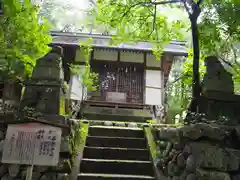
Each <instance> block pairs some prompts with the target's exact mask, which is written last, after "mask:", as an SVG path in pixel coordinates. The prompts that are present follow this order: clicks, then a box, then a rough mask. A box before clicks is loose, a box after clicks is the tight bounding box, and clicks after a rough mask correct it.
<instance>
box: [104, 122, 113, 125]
mask: <svg viewBox="0 0 240 180" xmlns="http://www.w3.org/2000/svg"><path fill="white" fill-rule="evenodd" d="M104 126H113V123H112V122H111V121H105V122H104Z"/></svg>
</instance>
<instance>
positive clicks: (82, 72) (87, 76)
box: [70, 39, 98, 91]
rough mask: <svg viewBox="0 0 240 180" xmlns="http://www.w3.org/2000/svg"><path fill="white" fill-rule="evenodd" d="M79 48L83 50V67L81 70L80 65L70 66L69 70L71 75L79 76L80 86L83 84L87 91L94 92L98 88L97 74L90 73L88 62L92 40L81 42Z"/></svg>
mask: <svg viewBox="0 0 240 180" xmlns="http://www.w3.org/2000/svg"><path fill="white" fill-rule="evenodd" d="M80 48H81V50H83V51H82V52H83V57H84V60H85V66H84V68H82V67H81V66H80V65H75V64H71V65H70V70H71V72H72V73H73V74H75V75H79V76H80V80H81V84H83V85H84V87H85V88H86V89H87V90H88V91H96V90H97V88H98V86H97V82H98V74H97V73H94V72H92V71H91V66H90V62H89V60H90V54H91V52H92V39H88V41H86V42H81V43H80Z"/></svg>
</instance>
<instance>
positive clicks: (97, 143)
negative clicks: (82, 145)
mask: <svg viewBox="0 0 240 180" xmlns="http://www.w3.org/2000/svg"><path fill="white" fill-rule="evenodd" d="M86 146H92V147H119V148H137V149H145V148H146V147H147V144H146V140H145V139H144V138H131V137H106V136H88V137H87V142H86Z"/></svg>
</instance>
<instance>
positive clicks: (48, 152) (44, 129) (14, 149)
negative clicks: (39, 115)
mask: <svg viewBox="0 0 240 180" xmlns="http://www.w3.org/2000/svg"><path fill="white" fill-rule="evenodd" d="M61 134H62V130H61V128H58V127H53V126H48V125H43V124H40V123H25V124H13V125H8V129H7V134H6V138H5V143H4V147H3V156H2V163H9V164H25V165H40V166H56V165H57V164H58V160H59V151H60V144H61Z"/></svg>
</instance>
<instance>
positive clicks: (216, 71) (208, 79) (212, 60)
mask: <svg viewBox="0 0 240 180" xmlns="http://www.w3.org/2000/svg"><path fill="white" fill-rule="evenodd" d="M204 61H205V66H206V73H205V74H204V77H203V82H202V87H203V92H205V91H221V92H227V93H234V85H233V80H232V74H230V73H229V72H228V71H226V70H225V68H224V67H223V65H222V64H221V62H220V61H219V60H218V58H217V57H216V56H209V57H207V58H205V60H204Z"/></svg>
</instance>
